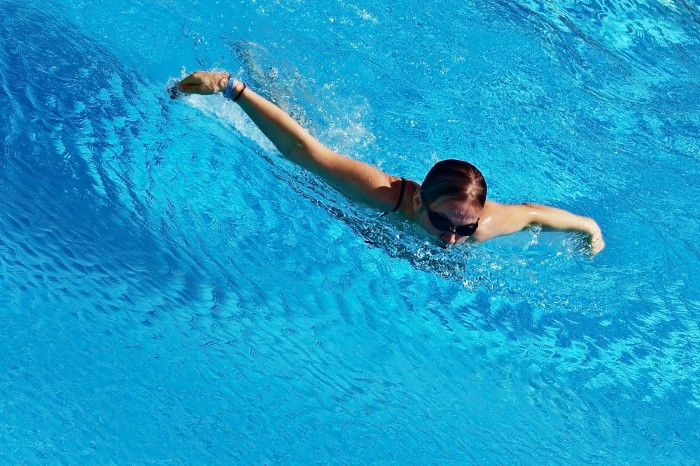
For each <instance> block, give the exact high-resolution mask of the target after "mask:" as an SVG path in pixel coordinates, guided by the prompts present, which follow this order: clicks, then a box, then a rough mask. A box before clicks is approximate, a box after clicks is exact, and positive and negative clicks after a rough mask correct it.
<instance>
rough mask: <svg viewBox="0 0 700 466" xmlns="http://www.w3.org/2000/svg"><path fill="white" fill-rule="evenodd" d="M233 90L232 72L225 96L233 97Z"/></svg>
mask: <svg viewBox="0 0 700 466" xmlns="http://www.w3.org/2000/svg"><path fill="white" fill-rule="evenodd" d="M232 90H233V76H231V75H230V74H229V75H228V86H226V90H225V91H224V97H226V98H227V99H230V98H231V91H232Z"/></svg>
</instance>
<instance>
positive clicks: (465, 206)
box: [414, 193, 483, 245]
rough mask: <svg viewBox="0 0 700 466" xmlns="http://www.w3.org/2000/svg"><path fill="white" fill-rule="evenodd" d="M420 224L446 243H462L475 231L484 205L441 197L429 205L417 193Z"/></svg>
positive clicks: (416, 199)
mask: <svg viewBox="0 0 700 466" xmlns="http://www.w3.org/2000/svg"><path fill="white" fill-rule="evenodd" d="M414 203H415V207H416V212H418V216H417V221H418V224H419V225H420V226H421V227H422V228H423V229H424V230H425V231H427V232H428V233H429V234H430V236H432V237H434V238H436V239H438V240H439V241H440V242H441V243H443V244H446V245H453V244H460V243H463V242H464V241H466V240H467V238H469V236H471V235H472V234H473V233H474V232H475V231H476V228H478V227H477V225H478V222H479V217H480V216H481V212H482V210H483V207H480V206H478V205H476V204H474V203H473V202H468V201H462V200H459V199H445V198H439V199H438V200H437V201H435V202H433V203H432V204H430V205H428V204H427V203H424V202H423V201H422V200H421V199H420V194H419V193H417V196H416V198H414Z"/></svg>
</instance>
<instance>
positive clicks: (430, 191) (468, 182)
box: [420, 159, 486, 208]
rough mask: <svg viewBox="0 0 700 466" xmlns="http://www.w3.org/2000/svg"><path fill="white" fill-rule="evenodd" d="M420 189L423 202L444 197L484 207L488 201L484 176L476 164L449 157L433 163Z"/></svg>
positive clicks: (431, 201)
mask: <svg viewBox="0 0 700 466" xmlns="http://www.w3.org/2000/svg"><path fill="white" fill-rule="evenodd" d="M420 190H421V197H422V199H423V202H426V203H428V204H432V203H433V202H436V201H437V200H438V199H440V198H443V200H448V199H449V200H458V201H463V202H468V203H470V204H474V205H475V206H477V207H479V208H483V207H484V203H485V202H486V180H484V176H483V175H482V174H481V172H480V171H479V170H478V169H477V168H476V167H475V166H474V165H472V164H471V163H469V162H464V161H462V160H453V159H448V160H443V161H441V162H438V163H436V164H435V165H433V168H431V169H430V171H429V172H428V174H427V175H425V180H424V181H423V185H422V186H421V189H420Z"/></svg>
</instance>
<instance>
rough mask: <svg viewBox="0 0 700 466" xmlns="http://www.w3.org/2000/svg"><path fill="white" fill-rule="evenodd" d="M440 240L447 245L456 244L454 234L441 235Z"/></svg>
mask: <svg viewBox="0 0 700 466" xmlns="http://www.w3.org/2000/svg"><path fill="white" fill-rule="evenodd" d="M440 239H441V240H443V241H444V242H446V243H447V244H455V243H456V242H457V236H456V235H455V234H454V233H443V234H441V235H440Z"/></svg>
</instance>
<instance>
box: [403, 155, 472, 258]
mask: <svg viewBox="0 0 700 466" xmlns="http://www.w3.org/2000/svg"><path fill="white" fill-rule="evenodd" d="M413 203H414V208H415V209H416V212H418V213H419V215H418V224H419V225H421V226H422V227H423V228H424V229H425V230H426V231H427V232H428V233H429V234H430V235H431V236H433V237H435V238H438V239H439V240H440V241H441V242H442V243H444V244H447V245H451V244H459V243H462V242H464V241H465V240H466V239H467V238H468V237H469V236H471V235H473V234H474V233H475V232H476V230H477V228H478V227H479V219H480V216H481V212H482V210H483V208H484V204H485V203H486V181H485V180H484V177H483V175H482V174H481V172H480V171H479V170H478V169H477V168H476V167H475V166H474V165H472V164H470V163H467V162H464V161H461V160H443V161H442V162H438V163H436V164H435V165H434V166H433V168H431V169H430V171H429V172H428V174H427V175H426V177H425V180H424V181H423V185H422V186H421V188H420V190H418V191H416V194H415V195H414V198H413Z"/></svg>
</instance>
